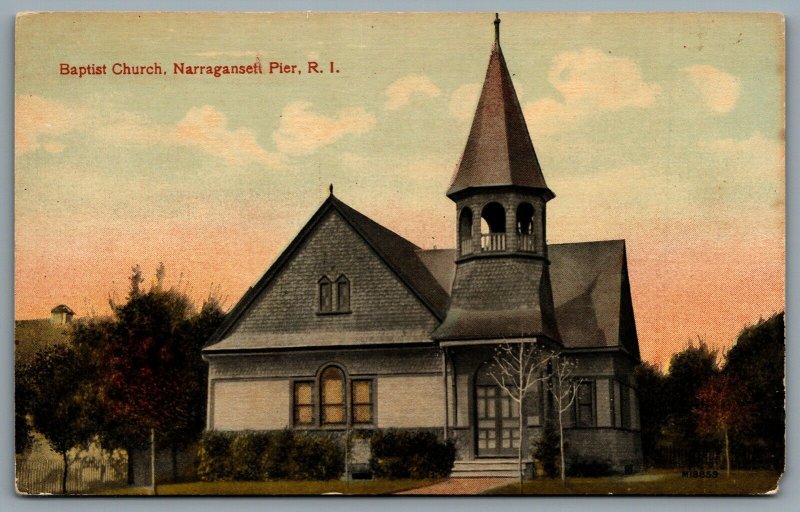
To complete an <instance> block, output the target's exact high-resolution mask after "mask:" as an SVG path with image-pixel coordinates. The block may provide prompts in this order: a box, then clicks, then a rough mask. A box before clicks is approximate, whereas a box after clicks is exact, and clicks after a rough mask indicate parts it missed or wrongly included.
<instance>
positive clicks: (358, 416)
mask: <svg viewBox="0 0 800 512" xmlns="http://www.w3.org/2000/svg"><path fill="white" fill-rule="evenodd" d="M352 386H353V391H352V393H353V395H352V396H353V399H352V403H353V423H372V381H370V380H354V381H353V382H352Z"/></svg>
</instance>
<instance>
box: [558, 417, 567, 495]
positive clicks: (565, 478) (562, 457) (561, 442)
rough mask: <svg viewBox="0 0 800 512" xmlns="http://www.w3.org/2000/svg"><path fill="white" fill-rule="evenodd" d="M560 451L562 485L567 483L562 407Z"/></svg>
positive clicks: (559, 424) (559, 421)
mask: <svg viewBox="0 0 800 512" xmlns="http://www.w3.org/2000/svg"><path fill="white" fill-rule="evenodd" d="M558 449H559V450H560V451H561V483H562V484H566V483H567V473H566V468H565V467H564V420H563V412H562V411H561V405H559V406H558Z"/></svg>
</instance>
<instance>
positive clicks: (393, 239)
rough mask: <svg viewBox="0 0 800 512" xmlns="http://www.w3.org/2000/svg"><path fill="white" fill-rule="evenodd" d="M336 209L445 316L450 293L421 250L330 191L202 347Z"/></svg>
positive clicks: (238, 315) (231, 323) (231, 322)
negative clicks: (428, 265) (427, 262)
mask: <svg viewBox="0 0 800 512" xmlns="http://www.w3.org/2000/svg"><path fill="white" fill-rule="evenodd" d="M332 211H333V212H337V213H338V214H339V215H340V216H341V217H342V218H343V219H344V220H345V221H346V222H347V223H348V224H349V225H350V226H351V227H352V228H353V230H354V231H355V232H356V233H357V234H358V235H359V236H360V237H361V238H362V239H363V240H364V241H365V242H366V243H367V245H368V246H369V247H370V248H371V249H372V250H373V251H374V252H375V254H377V256H378V257H379V258H380V259H381V260H382V261H383V262H384V263H385V264H386V266H388V267H389V269H390V270H391V271H392V272H394V274H395V275H397V277H398V278H399V280H400V281H401V282H402V283H403V284H404V285H405V286H406V287H407V288H408V289H409V290H410V291H411V292H412V293H413V294H414V295H415V296H416V297H417V298H418V299H419V300H420V302H422V304H423V305H425V307H426V308H427V309H428V310H430V311H431V313H433V315H434V316H435V317H436V318H437V319H438V320H439V321H441V320H442V318H444V315H445V310H446V308H447V302H448V300H449V296H448V294H447V292H446V291H445V290H444V288H443V287H442V286H441V285H440V284H439V282H438V281H437V279H436V278H435V277H434V276H433V275H432V274H431V272H430V270H428V268H427V267H426V266H425V265H424V264H423V262H422V261H421V260H420V259H419V258H418V256H417V254H418V252H420V251H421V249H420V248H419V247H417V246H416V245H415V244H413V243H412V242H410V241H408V240H406V239H405V238H403V237H402V236H400V235H398V234H397V233H395V232H393V231H391V230H389V229H387V228H385V227H383V226H381V225H380V224H378V223H377V222H375V221H373V220H372V219H370V218H368V217H367V216H365V215H363V214H362V213H360V212H358V211H356V210H354V209H353V208H351V207H350V206H348V205H346V204H345V203H343V202H342V201H340V200H339V199H337V198H336V197H335V196H334V195H333V194H331V195H330V196H328V198H327V199H326V200H325V202H324V203H322V205H321V206H320V207H319V209H317V211H316V212H315V213H314V215H312V216H311V219H309V221H308V222H307V223H306V225H305V226H303V228H302V229H301V230H300V232H299V233H298V235H297V236H296V237H295V238H294V240H292V242H291V243H290V244H289V246H288V247H287V248H286V249H285V250H284V251H283V253H281V255H280V256H278V259H277V260H275V263H273V264H272V266H271V267H270V268H269V269H268V270H267V272H266V273H264V275H263V276H262V277H261V278H260V279H259V280H258V282H257V283H256V284H255V285H253V286H252V287H250V288H249V289H248V290H247V292H245V294H244V295H243V296H242V298H241V299H240V300H239V302H238V303H237V304H236V305H235V306H234V307H233V308H232V309H231V311H230V312H229V313H228V314H227V315H226V318H225V320H224V321H223V323H222V325H221V326H220V327H219V329H217V331H216V332H215V333H214V334H213V335H212V336H211V338H210V339H209V340H208V342H207V343H206V345H205V347H204V348H208V347H210V346H211V345H214V344H215V343H217V342H218V341H220V340H222V339H223V338H224V337H225V336H226V335H227V334H228V333H229V332H230V331H231V329H232V328H233V327H234V326H235V325H236V324H237V322H238V321H239V319H240V318H241V317H242V315H243V314H244V313H245V312H246V311H247V309H248V308H249V307H250V305H251V304H252V303H253V301H254V300H255V299H256V298H257V297H258V296H259V295H260V294H261V293H262V292H263V291H264V290H265V289H266V288H267V286H268V285H269V283H270V282H271V281H272V279H273V278H274V277H275V276H276V275H277V274H278V272H280V270H281V269H282V268H283V266H284V265H285V264H286V263H287V262H288V261H289V260H290V259H291V258H292V256H293V255H294V254H295V253H296V252H297V250H298V249H299V248H300V246H301V245H302V244H303V242H304V241H305V240H306V238H307V237H308V236H309V235H310V234H311V233H312V232H313V231H314V229H315V227H316V226H317V225H318V224H319V223H320V222H321V221H322V219H323V218H325V216H326V215H328V214H329V213H330V212H332Z"/></svg>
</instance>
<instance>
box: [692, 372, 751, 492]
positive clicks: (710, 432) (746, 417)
mask: <svg viewBox="0 0 800 512" xmlns="http://www.w3.org/2000/svg"><path fill="white" fill-rule="evenodd" d="M697 399H698V406H697V407H696V408H695V409H694V410H693V414H694V415H695V417H696V418H697V433H698V434H700V435H701V436H707V437H721V438H722V441H723V446H724V450H725V474H726V476H727V477H728V478H730V477H731V444H730V434H731V433H732V432H734V431H737V430H741V429H745V428H747V426H748V425H749V423H750V413H751V405H750V402H749V396H748V393H747V391H746V389H745V388H744V387H743V386H742V385H741V383H740V382H738V381H737V380H736V379H734V378H732V377H730V376H728V375H717V376H716V377H714V378H712V379H710V380H709V381H708V382H706V383H705V384H704V385H703V387H702V388H700V391H699V392H698V394H697Z"/></svg>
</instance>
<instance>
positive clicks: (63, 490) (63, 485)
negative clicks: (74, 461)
mask: <svg viewBox="0 0 800 512" xmlns="http://www.w3.org/2000/svg"><path fill="white" fill-rule="evenodd" d="M61 458H62V460H63V461H64V471H62V472H61V494H67V475H68V474H69V457H68V456H67V450H64V451H63V452H61Z"/></svg>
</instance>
